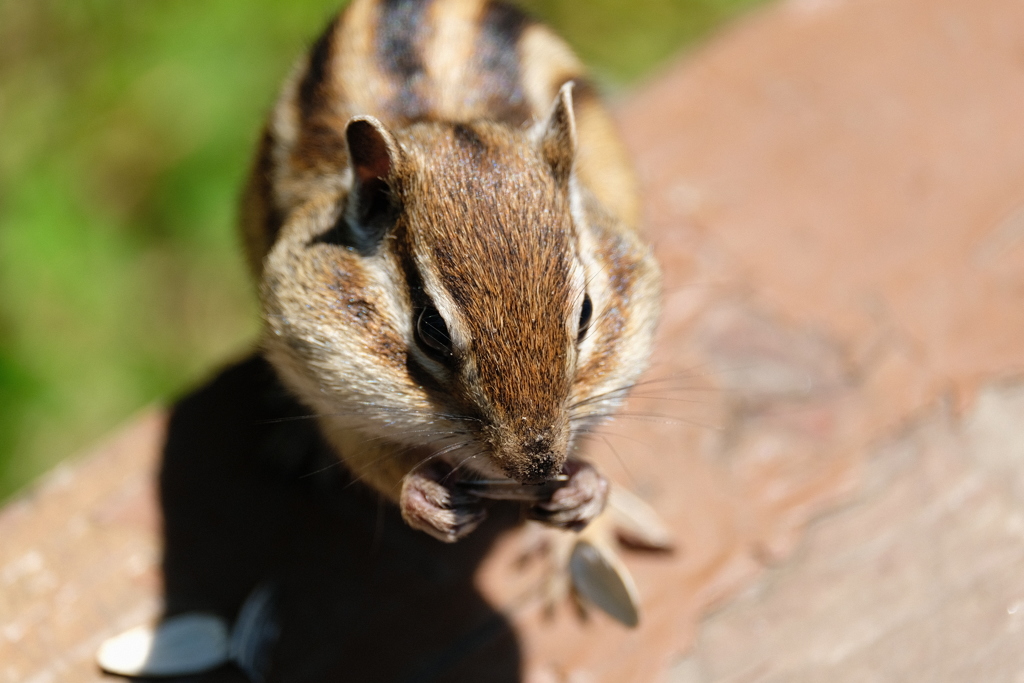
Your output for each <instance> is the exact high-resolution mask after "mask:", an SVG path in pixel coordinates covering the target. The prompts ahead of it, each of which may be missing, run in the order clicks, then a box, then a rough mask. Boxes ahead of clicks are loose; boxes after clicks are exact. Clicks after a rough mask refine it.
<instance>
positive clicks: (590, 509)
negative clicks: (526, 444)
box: [530, 460, 608, 530]
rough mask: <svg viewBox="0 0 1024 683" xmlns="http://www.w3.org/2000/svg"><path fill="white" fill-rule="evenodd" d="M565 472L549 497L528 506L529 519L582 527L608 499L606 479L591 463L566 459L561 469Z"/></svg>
mask: <svg viewBox="0 0 1024 683" xmlns="http://www.w3.org/2000/svg"><path fill="white" fill-rule="evenodd" d="M562 471H563V472H564V473H565V474H567V475H568V476H569V480H568V481H567V482H566V483H565V486H562V487H561V488H559V489H557V490H556V491H555V492H554V493H553V494H551V498H550V499H549V500H546V501H543V502H541V503H537V504H535V505H534V506H533V507H532V508H530V516H531V517H532V518H533V519H536V520H539V521H541V522H544V523H545V524H550V525H552V526H557V527H561V528H564V529H575V530H578V529H582V528H583V527H585V526H586V525H587V524H588V523H590V521H591V520H593V519H594V518H595V517H597V516H598V515H599V514H601V511H602V510H604V506H605V504H607V502H608V480H607V479H605V478H604V475H602V474H601V473H600V472H598V471H597V469H595V468H594V466H593V465H590V464H589V463H585V462H583V461H581V460H570V461H569V462H567V463H566V464H565V467H564V468H563V470H562Z"/></svg>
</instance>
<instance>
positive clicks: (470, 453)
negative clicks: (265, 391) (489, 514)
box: [262, 86, 657, 483]
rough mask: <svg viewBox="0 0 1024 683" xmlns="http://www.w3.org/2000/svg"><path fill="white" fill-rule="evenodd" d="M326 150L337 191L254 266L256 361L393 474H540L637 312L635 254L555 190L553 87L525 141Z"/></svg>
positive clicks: (566, 193)
mask: <svg viewBox="0 0 1024 683" xmlns="http://www.w3.org/2000/svg"><path fill="white" fill-rule="evenodd" d="M344 138H345V147H346V149H347V159H346V168H345V169H343V170H342V173H343V174H346V176H345V180H346V182H345V184H344V187H343V188H342V189H340V190H339V191H337V192H336V193H334V194H331V193H322V194H321V195H317V196H316V197H315V198H313V199H312V200H310V201H307V202H305V203H304V204H303V205H302V206H300V207H299V208H298V209H296V210H295V211H294V212H293V213H292V214H291V215H290V216H289V217H288V218H287V219H286V220H285V222H284V226H283V228H282V230H281V235H280V237H279V239H278V240H277V242H276V244H275V245H274V247H273V249H272V250H271V251H270V253H269V256H268V257H267V259H266V260H265V264H264V268H263V285H262V290H263V300H264V306H265V312H266V317H267V321H268V328H269V334H268V338H267V347H268V351H269V354H270V357H271V360H272V361H273V362H274V363H275V365H276V366H277V367H278V368H279V369H280V370H282V375H283V376H284V379H285V380H286V381H287V382H288V383H289V384H290V385H291V386H292V387H293V388H295V389H296V390H297V391H298V392H299V394H300V395H301V396H302V397H303V398H304V399H305V400H306V401H307V402H308V403H310V404H311V405H312V406H313V407H314V408H315V409H316V410H317V411H318V412H319V413H320V414H321V415H322V416H323V417H324V419H325V420H326V422H327V423H328V425H330V424H335V425H337V426H338V427H339V429H345V430H349V431H351V430H352V429H356V430H358V431H359V432H360V433H362V434H365V435H366V436H367V438H368V439H375V438H376V439H387V440H389V441H390V442H392V443H395V442H397V443H400V444H404V445H406V446H408V450H407V451H406V452H405V455H396V456H395V457H400V458H404V459H405V460H406V466H414V465H415V464H416V462H417V461H419V460H422V459H424V458H429V457H432V456H435V455H437V454H441V453H442V452H443V453H444V456H443V457H446V458H447V459H449V460H450V461H452V462H454V463H461V462H465V463H466V466H467V467H469V468H472V469H475V470H477V471H479V472H481V473H484V474H487V475H490V476H494V475H496V474H503V475H506V476H508V477H511V478H514V479H516V480H518V481H520V482H524V483H527V482H539V481H543V480H546V479H549V478H551V477H552V476H554V475H557V474H558V473H559V472H560V471H561V469H562V467H563V465H564V463H565V461H566V458H567V456H568V453H569V451H570V448H571V447H572V443H573V436H574V434H575V433H577V432H578V431H579V429H580V428H582V427H583V426H584V425H585V424H586V423H587V422H588V421H592V420H593V419H596V418H600V417H603V416H605V415H607V413H608V412H609V408H610V406H611V405H613V404H616V403H617V402H618V401H619V400H620V399H621V398H622V397H623V395H624V387H625V386H626V385H628V384H629V383H630V382H631V381H632V380H633V379H634V378H635V376H636V374H637V373H638V372H639V370H640V369H641V368H642V366H643V363H644V359H645V357H646V353H647V350H648V346H649V342H650V336H651V331H652V326H653V320H654V317H655V311H656V306H657V303H656V302H657V268H656V266H654V264H653V262H652V260H651V257H650V256H649V254H648V251H647V249H646V247H644V246H643V245H641V244H640V243H639V242H638V241H637V240H636V238H634V237H632V232H631V231H629V230H626V229H623V228H622V227H621V226H619V225H618V224H617V223H616V221H615V219H614V218H612V217H611V216H609V215H608V214H607V213H605V212H603V211H602V209H601V208H600V206H599V205H598V204H597V202H596V201H594V199H593V198H592V197H590V196H589V195H587V194H586V193H585V191H584V190H583V189H582V188H581V187H579V186H578V183H577V182H576V181H575V179H574V175H573V164H574V159H575V156H576V153H577V150H576V146H577V143H576V133H575V124H574V117H573V108H572V99H571V89H570V87H569V86H566V87H564V88H563V89H562V90H561V92H560V93H559V96H558V98H557V99H556V101H555V104H554V106H553V107H552V109H551V113H550V115H549V116H548V117H547V119H546V120H543V121H540V122H538V123H536V124H534V125H533V126H532V127H530V128H525V129H521V128H514V127H511V126H508V125H502V124H495V123H489V122H467V123H455V124H451V123H415V124H412V125H410V126H407V127H404V128H401V129H399V130H397V131H391V130H389V129H388V128H387V127H386V126H384V125H383V124H382V123H381V122H379V121H378V120H377V119H374V118H372V117H355V118H353V119H351V120H349V121H348V122H347V124H346V125H345V128H344ZM328 431H330V427H329V426H328ZM396 450H401V449H396ZM344 455H345V454H344V453H342V456H343V457H344ZM438 457H441V456H440V455H438Z"/></svg>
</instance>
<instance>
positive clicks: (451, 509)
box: [399, 467, 487, 543]
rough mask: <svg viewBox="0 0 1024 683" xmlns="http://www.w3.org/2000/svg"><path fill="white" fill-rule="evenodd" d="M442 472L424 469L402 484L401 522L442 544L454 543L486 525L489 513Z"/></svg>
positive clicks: (428, 468) (412, 474) (415, 472)
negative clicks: (449, 480)
mask: <svg viewBox="0 0 1024 683" xmlns="http://www.w3.org/2000/svg"><path fill="white" fill-rule="evenodd" d="M446 474H447V473H446V472H443V471H442V470H441V468H432V467H425V468H420V469H418V470H416V471H414V472H411V473H409V474H407V475H406V476H405V479H404V480H403V481H402V495H401V498H400V499H399V506H400V507H401V510H402V519H404V520H405V522H406V524H408V525H409V526H411V527H412V528H414V529H419V530H420V531H425V532H427V533H428V534H430V535H431V536H433V537H434V538H436V539H437V540H439V541H444V542H445V543H454V542H455V541H457V540H459V539H460V538H462V537H463V536H465V535H466V534H468V533H469V532H471V531H473V529H475V528H477V527H478V526H479V525H480V522H482V521H484V517H486V516H487V511H486V510H484V508H483V505H482V504H481V502H480V499H479V498H477V497H476V496H474V495H472V494H469V493H466V492H464V491H460V490H458V488H456V486H455V483H454V481H453V482H451V483H446V482H445V476H446Z"/></svg>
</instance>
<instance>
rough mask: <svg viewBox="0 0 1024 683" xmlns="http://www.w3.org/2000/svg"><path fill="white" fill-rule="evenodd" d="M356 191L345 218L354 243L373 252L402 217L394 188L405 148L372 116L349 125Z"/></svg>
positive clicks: (353, 178)
mask: <svg viewBox="0 0 1024 683" xmlns="http://www.w3.org/2000/svg"><path fill="white" fill-rule="evenodd" d="M345 142H346V143H348V156H349V163H350V165H351V166H352V191H351V192H350V193H349V195H348V200H347V204H346V206H345V211H344V214H343V219H344V220H345V222H346V223H347V226H339V227H343V228H347V229H348V232H349V236H350V239H351V246H353V247H355V248H356V249H357V250H358V251H359V252H361V253H370V252H373V251H374V250H375V249H376V248H377V246H378V245H379V244H380V241H381V240H382V239H383V238H384V235H385V234H386V233H387V231H388V230H389V229H390V228H391V227H392V226H393V225H394V224H395V220H396V219H397V218H398V212H399V206H398V200H397V197H396V196H395V193H394V191H393V189H394V177H395V170H396V168H397V166H398V164H399V162H400V160H401V148H400V147H399V146H398V142H397V141H396V140H395V137H394V136H393V135H392V134H391V132H390V131H389V130H388V129H387V128H385V127H384V124H382V123H381V122H380V121H378V120H377V119H375V118H374V117H372V116H356V117H354V118H352V119H351V120H350V121H349V122H348V125H347V126H345Z"/></svg>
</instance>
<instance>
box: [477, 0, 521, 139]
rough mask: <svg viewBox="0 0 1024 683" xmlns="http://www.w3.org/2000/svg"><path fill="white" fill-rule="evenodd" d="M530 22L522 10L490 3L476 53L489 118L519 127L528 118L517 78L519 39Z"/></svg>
mask: <svg viewBox="0 0 1024 683" xmlns="http://www.w3.org/2000/svg"><path fill="white" fill-rule="evenodd" d="M531 23H533V22H532V20H531V19H530V18H529V17H528V16H526V14H524V13H523V12H522V11H521V10H519V9H518V8H516V7H513V6H512V5H507V4H505V3H503V2H491V3H488V4H487V7H486V8H485V9H484V12H483V16H482V17H481V21H480V34H479V37H478V38H477V45H476V54H477V60H478V64H479V69H480V77H481V86H482V89H483V91H484V94H485V97H486V98H487V104H488V110H489V114H490V117H491V118H493V119H495V120H498V121H503V122H505V123H511V124H513V125H520V124H523V123H525V122H526V121H528V120H529V119H530V109H529V105H528V103H527V101H526V95H525V94H524V93H523V86H522V83H521V82H520V79H519V50H518V44H519V38H520V37H521V36H522V34H523V31H524V30H525V29H526V28H527V27H528V26H529V25H530V24H531Z"/></svg>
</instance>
